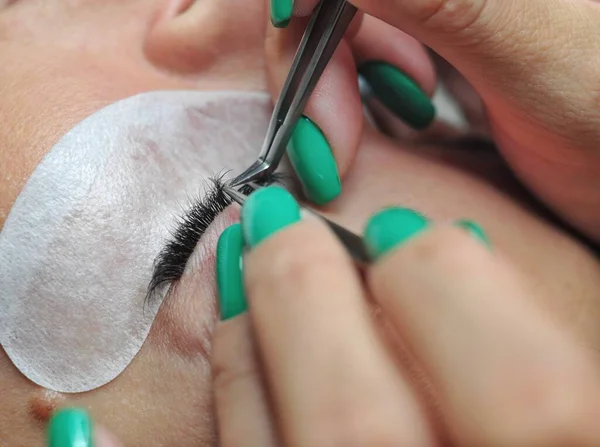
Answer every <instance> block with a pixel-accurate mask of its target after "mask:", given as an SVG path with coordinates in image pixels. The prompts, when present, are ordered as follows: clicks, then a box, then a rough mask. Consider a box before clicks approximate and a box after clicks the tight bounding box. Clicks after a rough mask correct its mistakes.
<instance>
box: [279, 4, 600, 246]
mask: <svg viewBox="0 0 600 447" xmlns="http://www.w3.org/2000/svg"><path fill="white" fill-rule="evenodd" d="M325 1H327V0H325ZM350 1H351V2H352V3H353V4H355V5H356V6H357V7H358V8H359V9H361V10H362V11H364V12H365V13H366V14H370V15H372V16H374V17H378V18H380V19H381V20H383V21H385V22H387V23H388V24H390V25H393V27H395V28H391V30H390V26H389V25H387V24H383V23H381V22H379V23H376V24H372V22H373V21H375V20H376V19H374V18H372V17H370V18H368V19H367V16H365V23H364V26H365V29H364V30H363V29H361V30H360V31H359V32H358V35H357V41H356V42H355V43H354V47H353V49H354V54H355V56H357V59H358V61H359V62H364V61H369V60H378V61H384V62H386V64H391V65H393V66H395V67H397V69H396V72H397V71H398V69H399V71H400V72H402V71H403V72H405V73H406V74H407V76H408V78H412V79H414V80H415V81H416V83H417V84H418V85H420V86H421V88H422V89H423V91H425V92H431V89H432V88H433V82H434V81H433V79H434V78H433V75H432V74H431V70H430V69H429V68H427V61H426V58H424V56H423V54H422V53H420V52H419V50H418V48H417V47H416V44H415V43H414V42H413V41H410V39H409V38H407V37H406V35H404V34H402V33H401V32H400V31H399V30H402V31H404V32H406V33H408V34H409V35H411V36H414V37H415V38H416V39H418V41H420V42H422V43H423V44H425V45H427V46H429V47H431V48H432V49H433V50H435V51H436V52H437V53H438V54H440V55H441V56H443V57H444V58H445V59H447V60H448V61H449V62H450V63H451V64H452V65H454V66H455V67H456V68H457V69H458V70H459V71H460V72H462V74H463V75H464V76H465V77H466V78H467V80H468V81H469V82H470V83H471V84H472V85H473V86H474V88H475V90H476V91H477V92H478V93H479V95H480V96H481V98H482V99H483V101H484V103H485V105H486V108H487V112H488V117H489V121H490V125H491V128H492V131H493V133H494V138H495V141H496V143H497V145H498V146H499V148H500V150H501V151H502V153H503V155H504V156H505V158H506V160H507V162H508V163H509V164H510V166H511V167H512V168H513V170H514V171H515V173H516V174H517V175H518V176H519V177H520V178H521V180H522V181H523V182H524V183H526V184H527V185H528V186H529V187H530V188H531V189H532V191H533V192H534V193H535V194H536V195H537V196H538V197H539V198H540V199H541V200H543V201H545V202H546V203H547V204H548V205H549V206H551V207H552V208H553V209H554V210H555V211H556V212H558V213H559V214H560V215H562V217H563V218H565V219H567V220H568V221H569V222H570V223H571V224H573V225H575V226H576V227H577V228H579V229H580V230H582V231H583V232H585V233H586V234H587V235H588V236H590V237H592V238H593V239H595V240H596V241H597V242H600V194H598V191H600V147H599V142H600V106H599V105H600V93H599V91H600V89H599V86H600V81H599V79H600V59H599V58H598V52H599V51H600V4H598V2H597V1H593V0H527V1H523V0H402V1H397V0H350ZM317 2H318V0H295V1H294V0H270V4H271V11H272V17H273V20H274V22H276V23H284V22H285V21H286V19H289V18H290V16H291V15H292V14H293V15H296V16H306V15H307V14H308V13H309V12H310V11H311V10H312V9H313V7H314V5H316V4H317ZM292 6H293V8H292ZM303 25H304V24H303V21H302V20H301V19H297V18H296V17H294V18H293V19H292V20H291V22H290V24H289V26H288V28H289V29H285V30H277V29H275V28H272V29H271V38H270V39H269V40H268V42H267V50H268V51H267V54H268V55H269V56H270V61H271V65H270V67H269V68H270V73H271V78H272V80H273V92H274V93H275V94H277V93H278V92H279V90H280V86H281V83H282V80H283V79H284V78H285V75H286V73H287V70H288V69H289V62H290V59H291V56H289V55H290V54H293V51H295V46H296V45H297V40H298V39H299V37H298V36H299V35H300V32H301V30H300V29H299V28H302V27H303ZM392 30H393V31H392ZM350 53H351V51H350V48H349V47H348V46H347V45H346V46H344V47H343V48H341V49H340V50H339V51H338V54H337V59H336V62H335V64H336V65H335V68H332V69H331V70H330V72H329V73H328V75H327V76H328V77H327V80H326V81H324V82H323V83H322V85H321V86H320V91H319V96H320V98H314V105H313V106H312V108H310V109H308V112H307V113H308V114H309V116H311V117H312V118H313V119H314V121H315V122H316V123H317V124H318V125H319V126H320V127H321V128H322V129H323V131H324V133H325V135H327V137H328V138H329V140H330V143H331V147H332V149H333V152H334V154H335V156H336V159H337V160H338V166H339V170H340V172H341V173H342V174H343V173H344V172H345V170H346V169H347V166H348V164H349V163H350V161H351V160H352V158H353V154H354V152H355V150H356V144H357V143H356V142H357V139H358V135H359V131H358V125H357V123H359V122H360V117H359V113H360V106H359V104H358V94H357V93H356V87H354V88H353V84H352V83H353V82H354V81H355V79H354V77H355V69H354V67H353V66H352V60H351V59H352V57H351V54H350ZM359 67H362V65H359ZM418 67H420V68H418ZM396 72H394V69H393V68H392V67H391V66H388V65H386V66H385V68H384V67H382V66H381V65H371V66H370V67H369V68H368V70H367V71H366V73H365V74H366V75H367V79H369V81H370V82H371V84H372V85H373V86H374V88H375V90H376V92H378V93H380V94H381V95H382V96H381V97H380V99H382V100H383V101H386V97H387V101H388V102H389V100H390V99H389V98H397V102H398V103H399V104H402V101H404V103H405V104H404V105H403V108H404V109H405V110H406V114H407V115H409V116H414V117H418V116H420V115H419V110H421V109H422V107H417V105H419V104H421V105H422V104H423V103H422V102H420V101H415V100H414V99H411V98H416V96H411V95H410V94H409V91H406V92H404V89H405V87H402V83H401V82H400V81H398V79H400V75H399V74H397V73H396ZM394 92H397V93H396V94H394ZM398 92H399V93H398ZM323 98H326V99H323ZM333 111H335V112H336V113H332V112H333ZM328 114H329V116H326V115H328ZM334 121H336V122H334ZM342 129H346V132H347V134H346V135H345V136H344V135H342V134H343V131H342Z"/></svg>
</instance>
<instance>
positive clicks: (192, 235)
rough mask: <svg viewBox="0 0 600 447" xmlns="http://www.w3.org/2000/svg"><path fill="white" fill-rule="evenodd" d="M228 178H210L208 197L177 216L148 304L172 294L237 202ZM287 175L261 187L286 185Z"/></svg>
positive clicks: (269, 179)
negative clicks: (222, 215) (220, 218)
mask: <svg viewBox="0 0 600 447" xmlns="http://www.w3.org/2000/svg"><path fill="white" fill-rule="evenodd" d="M223 177H224V175H219V176H214V177H211V178H209V179H208V188H207V190H206V192H205V193H204V194H202V195H201V196H199V197H198V198H196V199H195V200H194V201H193V203H192V205H191V206H190V207H189V208H188V209H187V210H186V211H185V212H184V213H183V214H182V215H181V216H178V217H177V222H176V224H175V229H174V230H173V231H172V232H171V237H170V238H169V239H168V240H167V241H166V243H165V245H164V247H163V248H162V249H161V251H160V252H159V254H158V256H157V257H156V259H155V260H154V264H153V270H152V277H151V279H150V283H149V285H148V290H147V293H146V299H145V301H144V303H148V302H150V301H152V300H154V299H156V297H157V296H159V295H163V294H164V293H165V292H166V294H168V293H169V292H170V290H171V288H172V286H173V285H174V284H175V283H176V282H177V281H179V280H180V279H181V277H182V276H183V272H184V271H185V267H186V265H187V263H188V261H189V259H190V257H191V256H192V253H193V252H194V250H195V249H196V245H198V242H199V241H200V239H201V238H202V236H203V235H204V233H205V232H206V230H207V229H208V227H209V226H210V225H211V224H212V223H213V221H214V220H215V219H216V218H217V216H218V215H219V214H220V213H222V212H223V211H224V210H225V209H226V208H227V207H228V206H229V205H231V204H232V203H233V202H232V200H231V199H230V198H229V196H228V195H227V194H225V192H224V189H223V188H224V186H225V183H226V182H225V181H224V180H223ZM284 178H285V177H284V176H283V175H281V174H271V175H270V176H268V177H267V178H266V179H265V180H264V181H263V182H261V186H266V185H268V184H272V183H282V182H283V180H284ZM240 191H241V192H242V193H244V194H250V193H251V192H252V187H251V186H248V185H246V186H243V187H242V188H240Z"/></svg>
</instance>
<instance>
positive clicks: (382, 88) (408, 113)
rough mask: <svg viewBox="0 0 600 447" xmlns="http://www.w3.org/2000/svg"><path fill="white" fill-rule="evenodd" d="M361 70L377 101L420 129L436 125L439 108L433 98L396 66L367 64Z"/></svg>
mask: <svg viewBox="0 0 600 447" xmlns="http://www.w3.org/2000/svg"><path fill="white" fill-rule="evenodd" d="M358 71H359V73H360V74H361V75H362V76H363V77H364V78H365V79H366V81H367V82H368V83H369V85H370V86H371V88H372V89H373V92H374V93H375V95H376V96H377V98H379V100H380V101H381V102H383V103H384V104H385V105H386V106H387V108H388V109H390V110H391V111H392V112H393V113H394V114H395V115H396V116H397V117H398V118H400V119H401V120H402V121H404V122H405V123H406V124H408V125H409V126H411V127H413V128H414V129H418V130H419V129H424V128H426V127H428V126H429V125H430V124H431V123H432V122H433V119H434V118H435V107H434V106H433V103H432V102H431V100H430V99H429V97H428V96H427V95H426V94H425V92H424V91H423V90H422V89H421V87H419V85H418V84H417V83H416V82H415V81H413V80H412V79H411V78H409V77H408V76H407V75H406V74H404V73H402V72H401V71H400V70H398V69H397V68H396V67H394V66H393V65H390V64H388V63H386V62H367V63H365V64H363V65H362V66H360V67H359V69H358Z"/></svg>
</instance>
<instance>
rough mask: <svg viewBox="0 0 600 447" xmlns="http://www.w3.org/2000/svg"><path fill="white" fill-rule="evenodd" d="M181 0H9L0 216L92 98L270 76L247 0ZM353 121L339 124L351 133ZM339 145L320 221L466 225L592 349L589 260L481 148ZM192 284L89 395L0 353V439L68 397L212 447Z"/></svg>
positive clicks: (155, 432) (198, 299) (378, 141)
mask: <svg viewBox="0 0 600 447" xmlns="http://www.w3.org/2000/svg"><path fill="white" fill-rule="evenodd" d="M186 3H189V2H166V1H159V0H156V1H154V0H130V1H126V2H124V1H111V2H102V7H101V8H100V7H99V5H100V3H99V2H98V3H97V2H93V1H91V0H86V1H84V0H75V1H69V2H66V1H58V0H56V1H52V2H48V1H41V0H24V1H21V2H16V3H14V4H11V5H8V6H6V7H5V8H4V9H3V10H2V11H1V12H0V55H2V60H3V64H2V68H0V98H1V99H2V100H1V101H0V115H1V116H2V117H3V123H4V124H3V126H1V129H0V147H2V148H3V150H2V151H1V153H0V166H2V167H3V169H2V170H1V173H0V175H1V176H2V178H1V179H0V180H1V181H0V185H2V186H1V187H0V225H1V224H2V222H3V221H4V219H5V217H6V216H7V215H8V213H9V211H10V208H11V206H12V204H13V202H14V200H15V198H16V197H17V196H18V194H19V192H20V190H21V188H22V187H23V185H24V183H25V182H26V180H27V178H28V176H29V175H30V174H31V172H32V171H33V170H34V169H35V166H36V165H37V163H38V162H39V161H40V159H41V158H42V157H43V156H44V154H45V153H46V152H47V151H48V150H49V149H50V148H51V147H52V146H53V145H54V144H55V143H56V141H57V140H58V139H59V138H60V136H62V135H63V134H64V133H65V132H66V131H68V130H69V129H70V128H71V127H72V126H73V125H75V124H76V123H77V122H79V121H80V120H81V119H83V118H85V117H86V116H88V115H90V114H91V113H93V112H94V111H97V110H98V109H100V108H101V107H103V106H105V105H107V104H110V103H112V102H114V101H116V100H118V99H122V98H125V97H128V96H131V95H133V94H136V93H140V92H144V91H151V90H158V89H194V88H196V89H200V90H219V89H241V90H267V89H268V88H269V87H271V88H273V86H276V85H277V84H278V81H277V79H280V78H281V77H282V73H284V67H283V64H281V65H279V64H277V61H275V62H273V61H272V60H271V62H272V63H271V64H270V65H269V67H270V68H269V71H270V75H269V78H268V79H269V82H267V74H266V71H265V58H264V38H265V30H266V29H267V23H266V20H267V17H268V14H267V12H266V9H265V6H264V5H263V4H262V2H254V3H252V4H251V5H250V6H248V2H242V1H241V0H226V1H224V0H206V1H202V2H197V3H194V4H192V5H190V4H186ZM242 4H243V6H242ZM107 30H112V31H111V32H110V33H107ZM270 42H271V43H272V40H271V41H270ZM215 49H218V51H215ZM415 51H422V50H415ZM269 57H271V58H272V54H271V56H269ZM348 58H350V56H349V55H348ZM273 67H275V68H273ZM415 70H416V71H415V73H417V72H418V70H420V69H419V68H418V67H417V68H415ZM426 71H427V70H422V71H421V73H422V74H421V76H420V77H419V75H418V73H417V74H415V77H419V79H426V78H427V77H428V76H429V79H430V81H429V82H430V85H431V84H432V83H433V81H432V80H433V76H432V75H431V74H429V75H428V74H427V73H425V74H423V73H424V72H426ZM274 72H276V73H279V75H277V76H275V74H274ZM348 79H349V80H352V77H349V78H348ZM348 82H349V81H348ZM423 84H425V85H426V84H427V81H426V80H425V81H423ZM42 98H43V100H42ZM353 113H354V112H353ZM352 116H354V115H352ZM355 119H356V118H352V117H351V116H349V117H347V120H340V121H341V122H345V123H347V125H348V127H349V128H352V127H357V128H359V127H360V126H353V125H354V124H355V123H354V122H353V120H355ZM349 138H350V137H349ZM352 138H354V139H355V140H356V141H355V143H356V147H357V148H358V150H357V152H356V156H355V157H350V158H348V159H347V160H346V161H340V171H341V174H342V176H343V179H344V194H343V195H342V196H341V197H340V199H339V200H337V201H335V202H334V203H332V204H331V205H330V206H328V207H327V209H326V210H325V212H326V213H327V214H328V215H329V216H330V217H332V218H333V219H335V220H337V221H338V222H340V223H342V224H344V225H346V226H348V227H349V228H351V229H353V230H355V231H361V230H362V227H363V225H364V223H365V222H366V220H367V219H368V217H369V216H370V215H371V214H372V213H373V212H375V211H376V210H378V209H380V208H382V207H384V206H387V205H391V204H401V205H403V206H408V207H411V208H415V209H417V210H419V211H421V212H423V213H425V214H426V215H428V216H429V217H431V218H432V219H434V220H436V221H446V220H449V219H455V218H463V217H467V218H471V219H474V220H476V221H478V222H479V223H480V224H481V225H482V226H483V227H484V228H486V230H487V232H488V233H489V235H490V238H491V239H492V240H493V243H494V246H495V249H496V250H497V251H498V252H499V253H502V255H503V256H505V257H506V258H507V259H508V260H509V262H510V263H511V265H512V266H513V267H514V269H515V270H516V271H517V274H518V275H519V276H520V277H521V278H522V281H524V283H526V284H527V287H528V290H529V291H530V293H529V294H528V299H530V300H532V301H533V302H535V303H537V304H539V305H540V306H541V307H543V308H544V309H545V310H547V311H548V315H549V318H550V319H551V320H552V321H554V322H556V323H557V324H559V325H561V327H564V328H566V329H568V330H569V331H570V332H573V333H574V336H575V337H577V340H578V341H579V342H580V343H581V344H582V345H584V346H588V347H590V348H592V349H598V348H599V347H600V328H599V327H598V325H597V321H598V319H599V317H600V304H599V303H600V301H599V300H598V292H597V291H598V290H600V262H599V261H598V259H597V258H596V257H595V256H594V254H593V252H592V251H591V249H590V248H589V247H588V246H586V244H585V243H583V242H581V241H580V240H579V239H578V238H577V237H575V236H573V235H572V234H570V233H569V232H567V231H565V230H564V229H562V228H561V227H559V226H558V225H557V224H556V223H555V222H554V221H552V220H551V219H549V218H548V214H547V213H545V212H542V211H541V208H540V207H539V206H537V205H534V204H533V203H532V201H531V199H530V198H529V197H528V196H527V194H525V193H524V191H523V190H522V189H521V188H520V187H519V186H518V185H517V184H516V182H515V181H514V179H513V177H512V174H511V173H510V171H509V170H508V169H507V168H506V167H505V165H504V164H503V162H502V161H501V159H500V158H499V157H498V156H497V155H496V154H493V153H488V152H477V153H476V152H472V151H468V152H466V151H460V150H453V149H449V148H446V147H444V146H443V145H442V144H432V143H430V142H423V141H417V142H415V141H412V142H408V141H400V140H394V141H392V140H390V139H388V138H386V137H384V136H383V135H381V134H379V133H377V132H375V131H374V130H372V129H370V128H368V127H367V128H366V130H365V132H364V133H362V134H360V135H354V136H352ZM348 144H352V143H351V142H350V143H348ZM5 167H6V168H5ZM214 168H215V170H219V169H222V168H223V166H215V167H214ZM206 281H207V274H206V272H203V271H201V269H194V268H190V269H188V271H187V272H186V274H185V275H184V278H183V279H182V281H181V282H180V284H179V287H178V288H177V290H176V292H175V293H174V294H172V295H171V296H170V298H169V299H168V300H167V301H166V302H165V304H164V305H163V307H162V308H161V310H160V312H159V315H158V316H157V319H156V320H155V322H154V324H153V327H152V330H151V333H150V336H149V337H148V339H147V341H146V343H145V344H144V346H143V348H142V350H141V351H140V353H139V355H138V356H137V357H136V358H135V359H134V361H133V362H132V363H131V365H130V366H129V367H128V368H127V369H126V370H125V371H124V373H123V374H122V375H121V376H119V377H118V378H117V379H115V380H114V381H113V382H111V383H109V384H108V385H106V386H104V387H102V388H100V389H98V390H94V391H92V392H89V393H82V394H80V395H69V396H67V395H55V394H53V393H49V392H48V391H46V390H43V389H41V388H39V387H37V386H35V385H34V384H32V383H31V382H29V381H28V380H27V379H26V378H25V377H24V376H22V375H21V374H20V373H19V371H18V370H17V369H16V368H15V367H14V366H13V365H12V363H11V362H10V360H9V359H8V358H7V357H6V355H5V354H4V352H3V351H2V350H1V349H0V395H1V396H2V410H1V411H0V443H1V444H2V445H3V446H4V445H6V446H8V447H12V446H18V445H23V444H26V445H42V442H43V429H44V422H45V420H46V419H47V415H48V414H49V413H50V412H51V411H52V409H53V408H56V407H61V406H67V405H76V406H82V407H85V408H88V409H89V410H90V412H91V414H92V415H93V417H94V419H95V420H96V421H97V422H98V423H100V424H102V425H104V426H106V427H107V428H109V429H110V430H111V431H112V432H113V433H115V434H116V435H117V436H118V437H119V438H120V439H121V440H122V441H123V443H124V444H125V445H128V446H137V445H139V446H142V445H165V446H170V445H180V446H196V445H215V424H214V420H213V416H212V415H213V410H212V406H211V392H210V390H211V371H210V364H209V361H208V360H207V357H206V355H204V354H203V353H199V352H195V351H193V350H189V349H187V347H189V346H190V343H192V344H193V343H198V342H201V343H208V341H209V339H210V335H209V334H210V332H211V331H212V329H213V324H205V325H203V324H201V323H199V321H201V320H202V319H201V318H198V317H197V316H198V315H201V314H202V313H203V312H212V313H213V316H214V318H215V320H216V312H215V310H214V309H215V300H216V297H215V293H214V290H213V289H212V288H207V287H205V284H206Z"/></svg>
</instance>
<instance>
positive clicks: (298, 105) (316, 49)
mask: <svg viewBox="0 0 600 447" xmlns="http://www.w3.org/2000/svg"><path fill="white" fill-rule="evenodd" d="M356 11H357V10H356V8H355V7H354V6H353V5H351V4H350V3H347V2H346V1H345V0H321V3H320V4H319V6H318V7H317V9H316V10H315V12H314V13H313V15H312V17H311V20H310V23H309V24H308V27H307V28H306V31H305V33H304V36H303V37H302V42H301V43H300V46H299V48H298V51H297V52H296V56H295V58H294V62H293V63H292V67H291V69H290V73H289V75H288V77H287V79H286V81H285V84H284V86H283V89H282V91H281V95H280V96H279V99H278V101H277V103H276V105H275V110H274V111H273V116H272V117H271V121H270V123H269V127H268V130H267V136H266V138H265V141H264V143H263V146H262V149H261V151H260V154H259V156H258V160H256V161H255V162H254V163H253V164H252V165H251V166H250V167H249V168H248V169H246V170H245V171H244V172H242V173H241V174H240V175H238V176H237V177H236V178H234V179H233V180H231V182H230V183H229V185H230V186H233V187H236V186H241V185H244V184H247V183H249V182H257V181H258V182H260V180H262V179H264V178H265V177H267V176H269V175H270V174H272V173H273V172H275V170H276V169H277V167H278V166H279V163H280V162H281V159H282V158H283V156H284V154H285V151H286V148H287V144H288V142H289V140H290V138H291V136H292V133H293V131H294V127H295V126H296V123H297V122H298V120H299V119H300V117H301V115H302V113H303V111H304V107H305V106H306V103H307V101H308V99H309V98H310V95H311V93H312V92H313V90H314V88H315V86H316V84H317V82H318V80H319V79H320V77H321V75H322V74H323V70H324V69H325V67H326V66H327V64H328V63H329V60H330V59H331V56H332V55H333V53H334V52H335V49H336V48H337V46H338V44H339V43H340V41H341V39H342V37H343V36H344V33H345V32H346V30H347V29H348V27H349V26H350V23H351V22H352V19H353V18H354V15H355V14H356Z"/></svg>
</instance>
